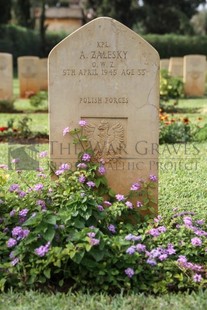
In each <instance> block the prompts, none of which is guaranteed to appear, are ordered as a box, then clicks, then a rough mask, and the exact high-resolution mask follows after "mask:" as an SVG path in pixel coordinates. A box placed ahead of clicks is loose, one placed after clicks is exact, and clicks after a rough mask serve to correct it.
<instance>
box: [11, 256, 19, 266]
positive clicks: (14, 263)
mask: <svg viewBox="0 0 207 310" xmlns="http://www.w3.org/2000/svg"><path fill="white" fill-rule="evenodd" d="M18 262H19V258H17V257H16V258H14V259H13V260H12V261H11V265H12V266H15V265H16V264H18Z"/></svg>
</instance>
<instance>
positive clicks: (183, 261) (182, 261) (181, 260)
mask: <svg viewBox="0 0 207 310" xmlns="http://www.w3.org/2000/svg"><path fill="white" fill-rule="evenodd" d="M177 262H178V263H180V264H181V265H185V264H186V263H187V258H186V256H184V255H179V258H178V260H177Z"/></svg>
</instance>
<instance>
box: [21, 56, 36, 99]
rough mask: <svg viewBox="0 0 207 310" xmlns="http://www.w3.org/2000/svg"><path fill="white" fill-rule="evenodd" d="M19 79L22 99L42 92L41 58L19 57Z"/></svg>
mask: <svg viewBox="0 0 207 310" xmlns="http://www.w3.org/2000/svg"><path fill="white" fill-rule="evenodd" d="M18 77H19V88H20V97H21V98H28V97H30V96H31V95H33V94H36V93H37V92H38V91H39V90H40V86H39V57H35V56H22V57H18Z"/></svg>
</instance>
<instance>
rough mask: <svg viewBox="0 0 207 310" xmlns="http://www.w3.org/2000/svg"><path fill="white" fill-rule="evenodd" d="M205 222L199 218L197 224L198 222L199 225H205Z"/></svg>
mask: <svg viewBox="0 0 207 310" xmlns="http://www.w3.org/2000/svg"><path fill="white" fill-rule="evenodd" d="M204 223H205V221H204V220H197V221H196V224H198V225H203V224H204Z"/></svg>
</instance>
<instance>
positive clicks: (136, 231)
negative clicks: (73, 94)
mask: <svg viewBox="0 0 207 310" xmlns="http://www.w3.org/2000/svg"><path fill="white" fill-rule="evenodd" d="M68 131H69V129H68V128H66V129H65V130H64V134H67V132H68ZM71 134H73V135H75V140H76V142H77V140H79V142H81V144H83V143H84V142H85V140H86V138H85V137H83V136H81V137H80V130H74V131H72V132H71ZM46 155H47V154H46V152H42V153H40V154H39V156H40V158H43V159H42V160H43V161H44V157H45V156H46ZM14 164H15V165H16V169H18V162H15V163H14ZM69 168H70V167H69V165H68V164H62V165H61V166H60V167H59V169H58V170H56V171H55V174H56V176H57V179H53V180H50V178H47V177H46V175H45V173H44V171H43V169H42V168H41V169H39V170H40V171H38V172H37V174H36V176H34V175H33V177H32V178H31V179H30V180H27V179H25V177H24V174H23V172H20V171H18V170H17V177H16V179H15V178H14V177H13V179H12V180H10V185H8V183H7V184H6V183H5V181H4V177H2V184H3V185H2V187H1V190H2V195H1V202H0V203H1V209H0V212H1V214H0V215H1V221H0V226H1V232H0V249H1V251H0V258H1V260H0V262H1V263H0V268H1V275H0V285H1V289H2V290H5V289H8V288H9V287H13V288H16V289H28V288H33V289H34V288H36V289H42V290H54V291H55V290H58V289H59V290H64V291H67V290H68V289H69V288H73V289H81V290H84V289H90V290H91V291H93V292H94V291H106V292H109V293H116V292H120V291H123V290H124V291H126V292H128V291H130V292H131V291H134V292H146V293H152V292H153V293H164V292H167V291H177V290H186V289H192V290H193V289H197V288H201V287H206V285H207V279H206V271H207V266H206V256H207V251H206V249H207V238H206V236H207V232H206V229H207V225H206V222H205V221H204V220H202V221H198V220H196V219H193V217H192V216H191V215H192V214H189V213H186V212H184V213H182V214H176V215H174V216H173V217H172V218H170V219H168V220H167V219H165V220H164V219H162V218H161V217H160V216H158V217H156V218H155V219H154V220H153V219H152V217H153V212H154V208H153V204H154V199H153V189H154V188H155V187H156V186H157V184H156V181H157V178H156V177H155V176H152V175H151V176H150V177H149V180H145V181H143V180H137V182H136V183H134V184H132V187H131V189H130V194H129V195H125V196H124V195H122V194H121V193H119V194H116V195H115V194H114V193H113V192H112V191H111V189H109V188H108V186H107V182H106V178H105V176H104V173H105V167H104V163H103V160H101V161H100V162H98V163H97V162H96V161H94V158H93V154H92V153H90V150H87V149H84V151H83V152H82V153H80V155H79V158H78V162H77V166H76V170H75V171H71V170H70V169H69ZM4 171H5V174H6V173H7V172H6V170H4ZM19 178H20V179H21V180H22V181H24V182H21V184H19V183H18V180H19ZM8 186H9V187H8ZM103 197H104V198H103ZM106 197H108V198H106ZM130 197H131V198H132V201H131V200H130ZM106 199H107V200H106ZM143 210H145V211H148V214H146V213H143ZM149 212H150V213H149ZM144 214H145V215H144ZM143 219H145V221H143Z"/></svg>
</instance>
